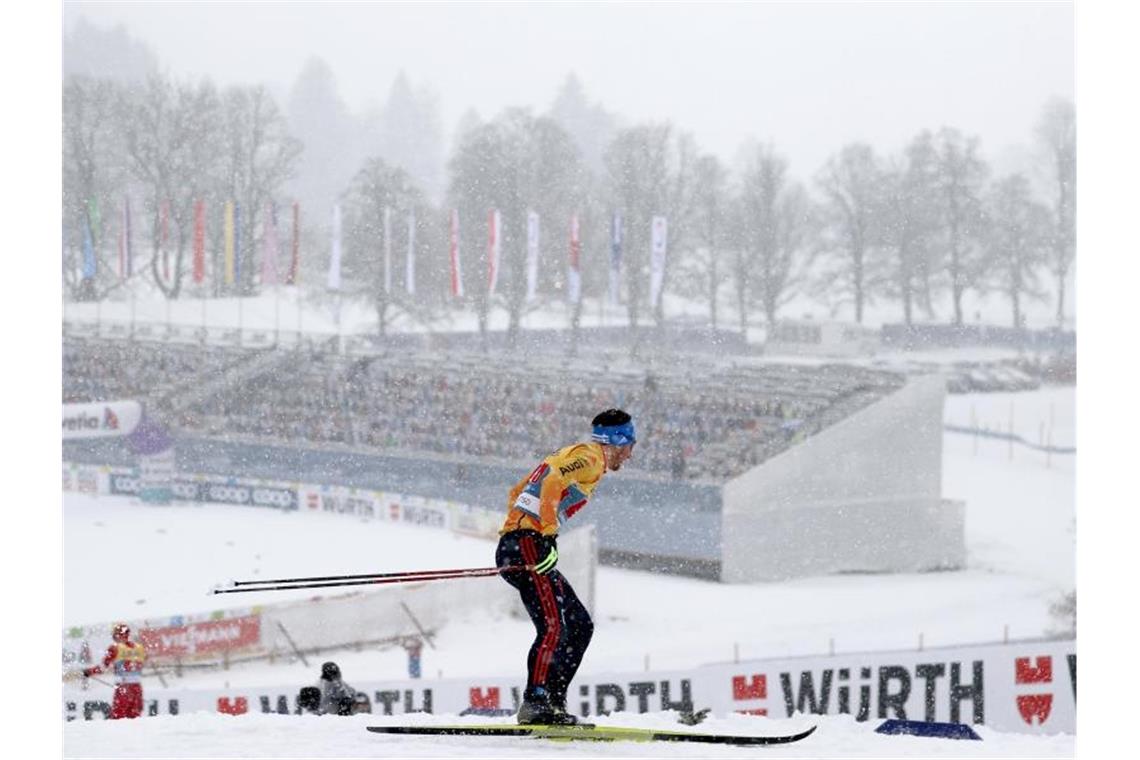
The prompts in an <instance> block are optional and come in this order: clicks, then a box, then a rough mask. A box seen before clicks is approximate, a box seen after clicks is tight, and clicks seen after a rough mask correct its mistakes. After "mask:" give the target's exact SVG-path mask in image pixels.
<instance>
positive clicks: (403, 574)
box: [230, 565, 529, 586]
mask: <svg viewBox="0 0 1140 760" xmlns="http://www.w3.org/2000/svg"><path fill="white" fill-rule="evenodd" d="M512 567H513V568H514V569H518V570H525V569H529V568H527V567H523V566H517V565H512V566H507V567H472V568H465V569H458V570H408V571H400V572H394V573H361V574H359V575H314V576H309V577H306V578H266V579H263V580H255V581H233V582H232V583H231V584H230V585H231V586H263V585H266V584H277V583H320V582H322V581H356V580H372V579H375V578H414V577H418V576H421V575H440V576H444V575H458V576H462V575H463V574H465V573H482V572H496V573H497V572H499V571H501V570H510V569H511V568H512Z"/></svg>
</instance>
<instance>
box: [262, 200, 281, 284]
mask: <svg viewBox="0 0 1140 760" xmlns="http://www.w3.org/2000/svg"><path fill="white" fill-rule="evenodd" d="M261 245H262V249H261V284H262V285H276V284H277V281H278V276H277V257H278V251H277V204H276V203H274V202H272V201H270V202H269V203H266V204H265V233H264V234H263V235H262V240H261Z"/></svg>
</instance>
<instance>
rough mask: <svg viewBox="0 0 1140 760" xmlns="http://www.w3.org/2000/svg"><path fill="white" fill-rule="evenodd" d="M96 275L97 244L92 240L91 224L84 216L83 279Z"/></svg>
mask: <svg viewBox="0 0 1140 760" xmlns="http://www.w3.org/2000/svg"><path fill="white" fill-rule="evenodd" d="M94 276H95V244H94V243H93V242H91V224H90V222H88V220H87V217H86V216H84V217H83V279H85V280H86V279H89V278H91V277H94Z"/></svg>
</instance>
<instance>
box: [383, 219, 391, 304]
mask: <svg viewBox="0 0 1140 760" xmlns="http://www.w3.org/2000/svg"><path fill="white" fill-rule="evenodd" d="M384 292H385V293H391V292H392V209H390V208H388V207H387V206H385V207H384Z"/></svg>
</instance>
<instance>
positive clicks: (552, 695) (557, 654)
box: [495, 409, 637, 724]
mask: <svg viewBox="0 0 1140 760" xmlns="http://www.w3.org/2000/svg"><path fill="white" fill-rule="evenodd" d="M635 443H637V436H636V434H635V432H634V427H633V420H632V418H631V417H630V416H629V414H627V413H626V412H624V411H622V410H620V409H607V410H606V411H604V412H602V413H601V414H599V415H598V416H597V417H595V418H594V420H593V433H592V435H591V440H590V441H589V442H587V443H576V444H572V445H570V446H566V447H565V448H562V449H559V450H558V451H556V452H554V453H553V454H551V455H550V456H548V457H546V458H545V459H544V460H542V462H541V463H540V464H539V465H538V466H537V467H535V468H534V470H532V471H531V473H530V474H529V475H528V476H527V477H525V478H523V479H522V480H520V481H519V482H518V483H516V484H515V487H514V488H512V489H511V492H510V497H509V498H508V500H507V509H508V511H507V519H506V520H505V521H504V522H503V527H502V529H501V530H500V531H499V534H500V538H499V546H498V549H497V551H496V552H495V561H496V565H497V566H498V567H506V566H511V565H527V566H530V567H533V568H534V569H533V571H531V572H526V573H524V572H511V573H503V578H504V580H506V581H507V582H508V583H510V584H511V585H512V586H514V587H515V588H516V589H518V592H519V596H520V597H521V598H522V602H523V605H524V606H525V607H526V610H527V612H528V613H529V614H530V619H531V620H532V621H533V622H534V627H535V634H536V635H535V639H534V643H533V644H532V645H531V647H530V653H529V655H528V656H527V684H526V692H525V694H524V695H523V703H522V705H521V707H520V708H519V714H518V722H519V723H527V724H538V723H545V724H572V723H575V722H576V721H577V719H576V718H575V717H574V716H573V715H571V714H569V713H567V712H566V691H567V689H568V688H569V687H570V681H571V680H572V679H573V678H574V673H576V672H577V670H578V666H579V665H580V664H581V663H582V655H583V654H585V652H586V647H587V646H588V645H589V643H590V637H591V636H592V635H593V632H594V623H593V621H592V620H590V614H589V612H587V611H586V608H585V607H584V606H583V605H582V602H581V601H580V600H579V599H578V596H577V594H575V593H574V589H573V588H571V586H570V584H569V582H567V580H566V578H565V577H563V575H562V573H560V572H558V570H557V569H555V566H556V565H557V563H558V529H559V528H560V527H561V525H562V523H563V522H565V521H566V520H568V519H570V518H571V517H573V516H574V514H575V513H576V512H577V511H578V510H580V509H581V508H582V507H584V506H585V505H586V502H587V501H588V500H589V498H590V496H591V495H592V494H593V493H594V489H595V488H596V487H597V485H598V483H599V482H600V481H601V479H602V476H603V475H605V474H606V473H607V472H609V471H610V470H614V471H615V472H616V471H617V470H620V469H621V466H622V464H624V463H625V462H626V461H627V460H628V459H629V458H630V457H631V456H632V455H633V447H634V444H635Z"/></svg>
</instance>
